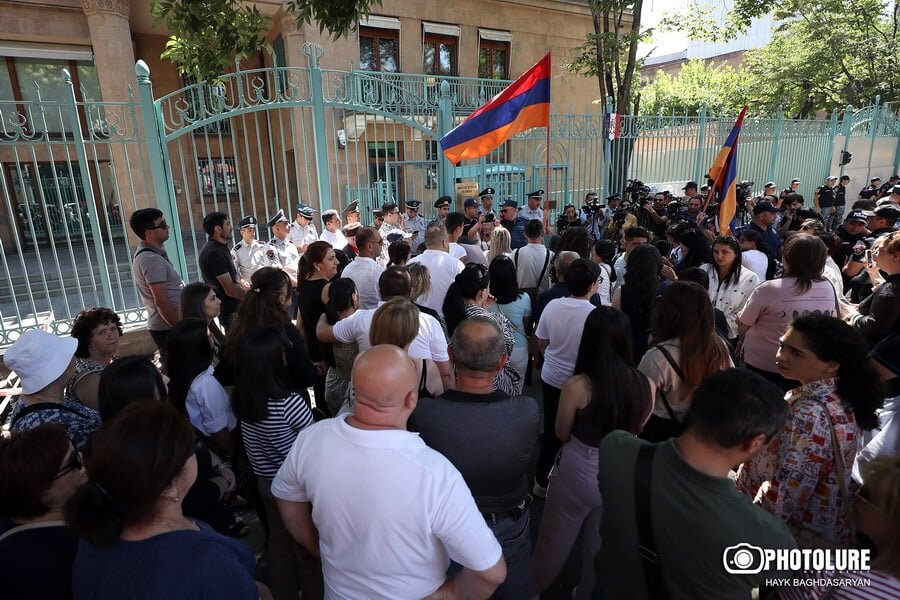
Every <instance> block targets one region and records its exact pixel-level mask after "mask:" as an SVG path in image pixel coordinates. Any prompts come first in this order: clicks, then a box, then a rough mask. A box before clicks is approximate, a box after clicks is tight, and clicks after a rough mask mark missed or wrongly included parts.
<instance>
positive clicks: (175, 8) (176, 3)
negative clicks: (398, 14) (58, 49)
mask: <svg viewBox="0 0 900 600" xmlns="http://www.w3.org/2000/svg"><path fill="white" fill-rule="evenodd" d="M380 5H381V0H288V2H287V5H286V8H287V10H288V11H289V12H291V13H292V14H294V16H295V20H296V22H297V24H298V25H303V24H306V23H310V22H312V21H316V22H317V23H318V24H319V30H320V31H326V30H327V31H329V32H331V34H332V35H333V37H334V38H335V39H336V38H338V37H340V36H342V35H346V34H348V33H349V32H350V31H353V30H354V29H355V28H356V24H357V23H358V22H359V19H360V18H362V17H366V16H368V15H369V14H370V11H371V9H372V7H373V6H380ZM150 11H151V13H152V14H153V16H154V17H155V18H156V22H157V23H162V24H163V25H164V26H165V27H166V28H167V29H168V30H169V35H170V37H169V40H168V41H167V42H166V49H165V50H164V51H163V53H162V58H165V59H167V60H170V61H172V62H174V63H175V64H176V65H178V71H179V73H181V74H182V75H187V76H190V77H193V78H194V79H196V80H197V81H210V82H213V81H216V80H218V79H219V78H220V77H221V76H222V74H223V73H227V72H228V71H230V70H231V66H232V64H234V61H235V60H241V59H244V58H247V57H249V56H252V55H253V54H255V53H257V52H259V51H260V50H266V51H268V52H270V53H271V51H272V49H271V47H270V45H269V44H268V43H267V42H266V33H267V31H268V30H269V27H270V25H271V23H270V19H269V18H268V17H265V16H264V15H263V14H262V13H260V11H259V9H258V8H257V7H256V6H255V5H252V4H250V3H249V2H240V1H239V0H151V2H150Z"/></svg>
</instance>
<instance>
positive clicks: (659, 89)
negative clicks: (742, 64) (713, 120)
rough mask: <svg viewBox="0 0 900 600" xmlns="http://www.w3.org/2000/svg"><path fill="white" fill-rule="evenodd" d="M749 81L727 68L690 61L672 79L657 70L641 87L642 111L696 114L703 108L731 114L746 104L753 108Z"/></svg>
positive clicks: (646, 112) (715, 112) (699, 61)
mask: <svg viewBox="0 0 900 600" xmlns="http://www.w3.org/2000/svg"><path fill="white" fill-rule="evenodd" d="M751 97H752V94H751V86H750V83H749V81H748V79H747V78H746V77H745V76H743V75H742V74H740V73H738V72H737V71H735V70H734V69H733V68H732V67H731V66H730V65H718V64H715V63H711V62H707V61H705V60H702V59H693V60H690V61H688V62H687V63H685V64H684V65H683V66H682V67H681V71H679V73H678V74H677V75H676V76H674V77H672V76H670V75H669V74H668V73H666V72H665V71H658V72H657V74H656V78H655V79H653V80H652V81H651V82H649V83H645V84H644V85H643V87H642V88H641V109H642V110H643V112H644V113H645V114H655V113H672V112H674V113H675V114H684V115H698V114H699V113H700V110H701V108H702V107H703V106H706V108H707V110H708V111H709V112H710V113H711V114H718V115H722V114H731V113H736V112H738V111H740V109H741V107H742V106H744V105H745V104H749V105H751V106H752V105H753V104H754V103H753V101H752V100H751Z"/></svg>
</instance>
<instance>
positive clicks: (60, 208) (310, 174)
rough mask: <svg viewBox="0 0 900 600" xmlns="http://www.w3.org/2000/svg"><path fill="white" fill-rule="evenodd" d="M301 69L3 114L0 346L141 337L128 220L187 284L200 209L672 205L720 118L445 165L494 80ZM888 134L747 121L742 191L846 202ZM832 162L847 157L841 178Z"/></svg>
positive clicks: (893, 147)
mask: <svg viewBox="0 0 900 600" xmlns="http://www.w3.org/2000/svg"><path fill="white" fill-rule="evenodd" d="M304 52H305V54H306V59H307V65H306V66H303V67H301V66H291V67H273V68H260V69H252V70H244V71H242V70H236V71H235V72H233V73H230V74H227V75H226V76H224V77H223V78H222V80H221V82H220V83H218V84H217V85H216V86H209V85H207V84H205V83H194V84H191V85H189V86H186V87H185V88H184V89H181V90H178V91H176V92H172V93H170V94H166V95H164V96H161V97H159V98H155V97H154V95H153V91H152V87H151V81H150V73H149V71H148V70H147V69H146V65H143V64H142V63H139V66H138V68H137V72H138V89H137V90H136V91H135V94H134V97H132V98H129V100H128V101H125V102H117V103H116V102H105V103H101V102H81V101H79V100H77V99H76V94H75V93H74V90H73V88H72V82H71V78H68V77H67V76H66V75H61V76H60V77H61V80H63V81H64V83H65V84H66V85H67V86H68V91H69V92H70V93H69V94H68V95H67V96H66V97H65V98H63V99H62V100H60V99H59V98H58V97H56V98H55V99H54V100H52V101H50V100H42V99H41V96H40V91H39V90H37V94H36V95H35V96H34V97H35V98H36V99H34V100H31V101H28V102H21V101H0V348H2V347H4V346H7V345H9V344H10V343H11V342H12V341H14V339H15V338H16V337H17V336H18V335H19V333H20V332H21V331H22V330H24V329H27V328H30V327H34V326H36V325H37V324H39V323H43V322H46V321H48V320H49V316H51V315H52V317H53V318H52V327H53V329H54V331H56V332H58V333H64V332H66V331H67V330H68V327H69V326H70V323H71V320H72V319H73V318H74V316H75V315H76V314H77V313H78V312H79V311H80V310H81V309H82V308H85V307H88V306H94V305H105V306H109V307H111V308H114V309H115V310H116V311H118V312H119V313H120V314H121V315H122V316H123V317H124V320H125V323H126V324H128V325H134V326H139V325H142V324H143V319H144V314H143V309H142V307H141V304H140V302H139V299H138V297H137V292H136V289H135V287H134V283H133V281H132V276H131V256H132V253H133V250H134V245H135V243H136V240H135V239H134V236H133V235H131V234H129V233H128V231H127V225H126V223H127V219H128V216H129V215H130V214H131V213H132V212H133V211H134V210H135V209H137V208H140V207H145V206H158V207H159V208H160V209H161V210H163V212H164V213H165V214H166V218H167V220H168V222H169V223H170V224H171V225H173V229H172V239H171V240H170V245H169V246H168V248H169V256H170V258H172V259H173V263H175V264H176V266H177V267H178V268H179V270H180V271H181V273H182V275H183V277H184V278H185V279H186V280H196V278H197V271H198V269H197V262H196V256H197V254H198V248H199V247H200V246H202V244H203V243H204V241H205V239H204V235H203V232H202V229H201V220H202V217H203V215H204V214H206V213H207V212H209V211H212V210H222V211H225V212H226V213H227V214H228V215H229V216H230V217H231V220H232V222H237V221H238V220H239V219H240V218H241V217H243V216H244V215H249V214H252V215H254V216H256V217H257V218H258V219H259V221H260V222H263V223H264V222H265V220H266V219H267V218H268V217H269V216H271V215H272V214H274V212H275V211H276V210H277V209H279V208H281V209H285V211H286V212H287V213H289V214H291V215H293V212H294V211H293V207H294V205H295V204H297V203H298V202H304V203H307V204H312V205H313V206H314V207H316V208H318V209H319V210H320V211H321V210H324V209H325V208H329V207H333V208H339V209H340V208H343V207H345V206H346V205H347V204H348V203H349V202H352V201H354V200H359V201H360V204H361V208H362V210H363V220H364V221H367V220H369V219H370V218H371V217H370V215H371V212H370V210H371V209H374V208H377V207H379V206H380V205H381V204H383V203H384V202H386V201H394V202H397V203H398V204H401V205H402V204H403V203H404V202H406V201H408V200H413V199H415V200H421V201H423V205H422V211H421V212H422V214H423V216H424V217H426V219H430V218H431V216H432V213H433V208H432V205H433V201H434V200H435V199H436V198H437V197H438V196H440V195H443V194H450V195H452V196H456V191H457V190H460V194H462V193H463V192H462V190H463V189H466V190H469V191H468V192H467V193H472V192H471V190H472V189H473V187H477V188H478V189H481V188H483V187H487V186H490V187H493V188H495V189H496V190H497V196H498V199H499V200H504V199H506V198H514V199H516V200H518V201H519V202H520V203H521V204H524V201H525V200H524V197H525V194H526V193H528V192H530V191H532V190H535V189H541V188H543V189H546V191H547V195H546V196H545V197H546V198H548V199H549V200H550V202H551V219H553V218H554V217H555V213H556V212H557V211H558V210H560V209H562V207H563V205H565V204H568V203H573V204H576V205H580V204H581V203H582V201H583V198H584V196H585V194H586V193H588V192H597V193H599V194H601V196H606V195H609V194H610V193H612V192H621V191H622V184H623V182H624V181H625V180H626V179H628V178H631V179H640V180H642V181H644V182H645V183H646V184H648V185H650V186H652V187H656V188H658V189H669V190H671V191H673V192H676V193H678V194H680V188H681V186H682V185H683V184H684V182H685V181H688V180H697V181H700V180H701V179H702V177H703V175H704V174H705V172H706V169H707V168H708V167H709V163H710V162H711V161H712V160H713V158H714V157H715V155H716V153H717V152H718V150H719V148H720V147H721V145H722V143H723V141H724V139H725V137H726V135H727V134H728V131H729V130H730V129H731V126H732V124H733V121H734V115H722V116H712V115H707V114H706V112H705V111H701V113H700V115H699V116H678V115H648V116H624V117H623V118H622V119H621V121H620V127H618V128H617V129H616V131H615V132H614V135H609V132H610V131H611V128H610V127H608V124H609V122H610V120H609V119H608V118H607V116H606V115H604V114H602V112H601V111H600V110H599V109H598V111H597V113H596V114H553V115H552V117H551V128H550V145H549V148H548V146H547V131H546V129H543V128H542V129H533V130H530V131H527V132H524V133H522V134H519V135H517V136H515V137H514V138H513V139H511V140H509V141H508V142H507V143H505V144H503V145H501V146H500V147H499V148H497V149H496V150H495V151H494V152H492V153H490V154H489V155H488V156H485V157H484V158H482V159H480V160H477V161H468V162H466V163H463V164H460V165H450V164H449V163H448V161H447V160H446V159H445V158H444V157H443V156H442V154H441V152H440V148H439V142H438V141H439V139H440V137H441V136H442V135H443V134H444V133H446V132H447V131H449V130H450V129H451V128H452V127H453V126H455V125H456V124H457V123H459V122H460V121H461V120H462V119H463V118H465V116H466V115H468V114H470V113H471V112H472V111H473V110H475V109H476V108H477V107H478V106H479V105H480V104H481V103H483V102H484V101H486V100H488V99H489V98H490V97H491V96H493V95H494V94H496V93H497V92H498V91H500V90H501V89H502V88H503V86H504V85H506V84H507V82H498V81H494V80H477V79H466V78H440V77H437V78H435V77H430V76H424V75H414V74H383V73H371V72H363V71H346V72H343V71H330V70H325V69H321V68H320V66H319V59H320V58H321V56H322V51H321V49H320V48H318V47H315V46H311V45H307V46H306V47H305V48H304ZM82 97H84V96H82ZM49 124H52V126H51V125H49ZM52 129H58V131H51V130H52ZM898 134H900V120H898V117H897V113H896V110H895V108H894V107H892V106H884V105H881V104H880V102H878V101H876V102H875V104H873V105H872V106H870V107H865V108H863V109H860V110H853V109H852V108H851V107H847V108H846V109H844V110H843V111H842V112H841V113H838V112H835V113H834V114H832V115H828V116H827V117H824V118H811V119H799V120H798V119H789V118H786V117H785V116H784V115H783V114H778V115H774V116H772V117H767V118H748V119H747V120H746V121H745V123H744V127H743V130H742V132H741V141H740V146H739V163H738V177H739V178H740V179H746V180H750V181H754V182H755V183H756V185H755V186H754V189H755V190H759V189H761V187H762V184H763V183H765V182H766V181H769V180H773V181H775V182H776V183H777V184H778V185H779V186H782V187H783V186H786V185H787V183H788V181H789V180H790V179H791V178H794V177H798V178H800V179H801V180H802V181H803V187H802V188H801V192H805V193H807V194H811V192H812V190H813V189H814V187H815V186H816V185H818V184H819V182H820V181H821V180H822V179H823V178H824V177H825V176H826V175H828V174H829V173H840V174H844V173H846V174H849V175H851V176H852V177H854V178H855V179H856V181H855V182H853V185H855V186H856V187H857V188H861V187H862V186H863V185H865V182H866V180H868V178H869V177H871V176H874V175H879V176H881V177H882V178H885V179H886V178H887V176H888V175H890V174H891V173H892V172H895V171H897V170H898V160H900V155H898V152H897V147H898V140H900V136H898ZM842 150H843V151H847V152H851V153H852V154H853V159H852V161H851V163H850V164H849V165H845V166H843V167H841V166H839V165H838V164H837V163H838V157H839V156H840V154H841V151H842ZM548 155H549V156H548ZM548 162H549V173H548V170H547V166H548ZM548 175H549V176H548ZM548 182H549V186H548ZM851 189H852V188H851ZM456 199H457V201H458V202H459V204H458V205H457V206H458V208H461V200H462V198H461V197H457V198H456ZM316 225H317V228H318V229H320V230H321V223H320V222H317V223H316ZM260 238H261V239H263V240H266V239H268V232H267V231H266V230H265V228H264V227H261V228H260Z"/></svg>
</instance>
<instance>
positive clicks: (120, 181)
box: [81, 0, 156, 231]
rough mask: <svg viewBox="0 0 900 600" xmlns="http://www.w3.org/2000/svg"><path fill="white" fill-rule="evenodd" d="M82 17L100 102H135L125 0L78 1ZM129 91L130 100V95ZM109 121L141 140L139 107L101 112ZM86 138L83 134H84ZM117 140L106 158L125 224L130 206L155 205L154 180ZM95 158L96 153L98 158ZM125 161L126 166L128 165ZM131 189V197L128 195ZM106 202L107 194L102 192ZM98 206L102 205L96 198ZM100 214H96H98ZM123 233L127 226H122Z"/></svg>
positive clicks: (133, 153)
mask: <svg viewBox="0 0 900 600" xmlns="http://www.w3.org/2000/svg"><path fill="white" fill-rule="evenodd" d="M81 6H82V8H83V9H84V14H85V15H86V16H87V22H88V28H89V29H90V32H91V46H92V47H93V50H94V65H95V66H96V67H97V78H98V79H99V81H100V93H101V95H102V96H103V101H104V102H133V103H135V104H137V103H138V96H137V79H136V77H135V73H134V63H135V59H134V46H133V45H132V39H131V27H130V25H129V21H128V17H129V13H130V11H131V2H130V0H81ZM129 87H130V88H131V89H132V90H133V91H134V96H133V97H130V96H129ZM105 112H106V117H107V120H108V121H111V122H116V123H117V124H118V127H120V128H121V130H120V131H121V135H122V136H127V137H128V138H131V137H132V136H138V137H139V139H144V130H143V126H142V125H141V123H140V119H141V114H140V107H138V106H135V107H134V117H132V112H131V110H130V109H129V108H126V107H124V106H109V107H105ZM85 136H86V137H87V133H86V134H85ZM117 139H119V136H118V135H116V133H115V131H113V132H112V135H111V140H112V141H113V143H111V144H109V145H108V147H109V159H110V161H111V162H112V168H113V171H114V173H115V180H114V185H115V188H116V189H115V194H116V195H115V199H114V200H113V202H114V203H118V204H119V205H120V207H121V212H122V217H123V219H124V220H125V222H126V223H127V219H128V217H129V216H130V215H131V213H132V212H133V211H134V209H135V207H137V208H142V207H146V206H156V198H155V196H154V191H153V178H152V176H151V175H150V172H149V169H148V170H146V171H145V169H144V167H143V165H142V164H141V160H140V156H141V154H140V152H139V151H138V148H137V146H132V147H131V148H129V152H128V158H126V154H125V148H124V144H121V143H115V140H117ZM98 154H99V153H98ZM128 159H130V164H129V160H128ZM132 188H133V189H134V193H133V194H132V191H131V190H132ZM104 192H106V196H107V197H106V198H104V199H103V200H102V203H104V204H105V202H108V201H109V200H110V198H109V195H110V193H109V190H107V189H104ZM98 203H101V201H100V200H99V199H98ZM104 212H105V211H103V212H101V214H103V213H104ZM126 231H127V226H126Z"/></svg>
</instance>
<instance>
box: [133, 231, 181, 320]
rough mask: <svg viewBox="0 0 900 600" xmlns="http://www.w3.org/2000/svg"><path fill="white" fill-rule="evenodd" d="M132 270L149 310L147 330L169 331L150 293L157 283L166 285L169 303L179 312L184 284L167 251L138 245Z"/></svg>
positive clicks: (139, 291)
mask: <svg viewBox="0 0 900 600" xmlns="http://www.w3.org/2000/svg"><path fill="white" fill-rule="evenodd" d="M132 268H133V269H134V282H135V284H137V289H138V294H140V296H141V302H143V303H144V306H145V307H146V308H147V329H149V330H150V331H168V330H169V329H171V328H172V326H171V325H169V324H168V323H166V321H165V319H163V318H162V316H160V314H159V310H158V309H157V308H156V302H154V301H153V294H152V293H151V292H150V286H151V285H153V284H156V283H165V284H166V295H167V296H169V302H171V303H172V306H173V307H175V312H176V313H177V312H178V306H179V304H180V298H181V288H183V287H184V282H183V281H182V280H181V276H180V275H178V272H177V271H176V270H175V267H173V266H172V263H170V262H169V256H168V255H167V254H166V251H165V250H156V249H155V248H152V247H150V246H148V245H147V244H145V243H144V242H141V243H140V244H138V247H137V251H136V252H135V253H134V260H133V265H132Z"/></svg>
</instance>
